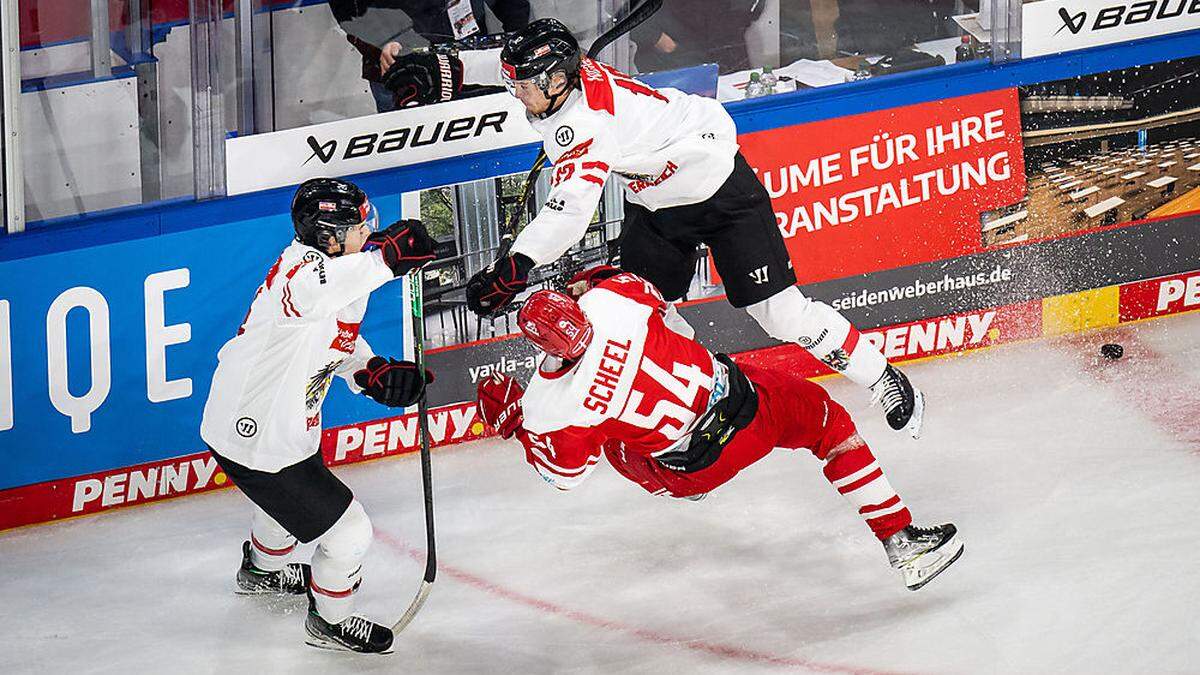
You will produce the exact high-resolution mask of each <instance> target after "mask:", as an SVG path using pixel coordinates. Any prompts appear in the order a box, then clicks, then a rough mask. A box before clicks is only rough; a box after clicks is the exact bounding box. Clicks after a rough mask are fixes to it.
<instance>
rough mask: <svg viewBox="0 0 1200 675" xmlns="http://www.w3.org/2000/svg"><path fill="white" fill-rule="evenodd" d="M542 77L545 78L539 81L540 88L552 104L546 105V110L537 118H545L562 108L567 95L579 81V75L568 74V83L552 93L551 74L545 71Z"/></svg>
mask: <svg viewBox="0 0 1200 675" xmlns="http://www.w3.org/2000/svg"><path fill="white" fill-rule="evenodd" d="M557 72H562V71H557ZM542 77H543V78H544V79H543V81H542V82H539V83H538V88H539V89H541V90H542V96H545V97H546V98H547V99H548V100H549V101H550V105H549V106H547V107H546V112H543V113H540V114H538V115H537V118H538V119H543V120H544V119H546V118H547V117H549V116H551V115H553V114H554V113H556V112H558V110H559V108H562V106H563V103H565V102H566V100H567V96H568V95H569V94H570V93H571V90H572V89H574V88H575V83H576V82H578V77H577V76H574V77H573V76H571V75H568V76H567V83H566V84H565V85H564V86H563V88H562V91H560V92H558V93H557V94H553V95H551V94H550V76H549V75H546V74H545V73H543V74H542Z"/></svg>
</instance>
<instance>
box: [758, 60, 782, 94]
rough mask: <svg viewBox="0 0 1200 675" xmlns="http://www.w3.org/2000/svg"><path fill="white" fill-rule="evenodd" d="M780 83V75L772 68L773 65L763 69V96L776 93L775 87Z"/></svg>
mask: <svg viewBox="0 0 1200 675" xmlns="http://www.w3.org/2000/svg"><path fill="white" fill-rule="evenodd" d="M778 84H779V76H778V75H776V74H775V71H773V70H771V66H766V67H764V68H763V69H762V85H763V96H770V95H771V94H774V93H775V87H776V86H777V85H778Z"/></svg>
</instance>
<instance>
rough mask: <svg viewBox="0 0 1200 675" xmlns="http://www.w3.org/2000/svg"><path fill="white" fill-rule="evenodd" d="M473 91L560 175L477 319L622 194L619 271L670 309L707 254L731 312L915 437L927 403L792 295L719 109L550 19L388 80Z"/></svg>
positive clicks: (851, 333)
mask: <svg viewBox="0 0 1200 675" xmlns="http://www.w3.org/2000/svg"><path fill="white" fill-rule="evenodd" d="M497 52H499V53H498V54H497ZM464 81H465V82H467V83H475V84H497V85H499V84H501V83H503V84H504V85H505V86H506V87H507V88H508V90H509V91H510V92H511V93H512V94H513V95H514V96H516V97H517V98H518V99H520V100H521V103H523V104H524V106H525V109H526V111H527V113H528V115H527V117H528V120H529V122H530V124H531V125H532V126H533V128H534V129H535V130H536V131H537V132H538V133H539V134H541V135H542V138H543V148H544V150H545V152H546V155H547V156H548V157H549V158H550V160H551V161H553V163H554V167H553V169H552V173H551V177H550V185H551V187H550V193H549V195H548V197H547V199H546V203H545V206H544V207H543V208H542V209H541V210H540V211H539V212H538V214H537V216H536V217H535V218H534V219H533V220H532V221H530V223H529V224H528V225H527V226H526V227H525V229H524V230H523V231H522V232H521V233H520V235H519V236H517V238H516V241H515V242H514V244H513V245H512V248H511V251H510V252H509V253H508V254H507V255H505V256H503V257H501V258H500V259H499V260H497V261H496V264H495V265H493V266H491V267H490V268H488V269H485V270H483V271H481V272H479V273H478V274H476V275H475V276H474V277H472V278H471V280H470V281H469V282H468V285H467V304H468V306H469V307H470V308H471V309H472V310H473V311H475V312H476V313H478V314H480V315H490V314H494V313H495V312H498V311H500V310H502V309H503V308H504V307H505V306H507V305H508V304H509V303H510V302H512V300H513V299H514V298H515V297H516V296H517V295H518V294H519V293H521V292H523V291H524V290H525V289H526V288H527V287H528V285H529V272H530V270H532V269H533V268H534V267H536V266H538V265H546V264H549V263H552V262H554V261H555V260H557V259H558V258H559V257H560V256H561V255H562V254H563V253H564V252H566V251H567V250H568V249H569V248H570V247H571V246H573V245H574V244H575V243H576V242H578V241H579V240H580V238H582V237H583V235H584V232H585V231H586V229H587V227H588V224H589V223H590V222H591V220H592V216H593V214H594V213H595V212H596V206H597V204H598V203H599V201H600V197H601V195H602V192H603V190H604V185H605V184H606V183H607V182H609V181H610V180H612V181H616V182H617V184H618V185H620V186H622V187H623V188H624V193H625V220H624V223H623V224H622V230H621V239H620V247H621V268H622V269H624V270H627V271H630V272H634V273H636V274H638V275H639V276H641V277H643V278H645V279H647V280H649V281H650V282H651V283H653V284H654V285H655V286H657V287H658V289H659V290H660V291H661V292H662V294H663V295H664V296H665V297H666V298H667V299H668V300H671V301H674V300H677V299H679V298H681V297H683V296H684V294H686V293H687V290H688V285H689V283H690V281H691V279H692V276H693V272H694V270H695V262H696V252H697V249H698V247H699V245H700V244H701V243H703V244H706V245H707V246H708V248H709V249H710V250H711V252H712V256H713V262H714V263H715V264H716V267H717V271H718V272H720V274H721V278H722V279H723V280H724V283H725V291H726V293H727V294H728V297H729V302H730V303H731V304H732V305H733V306H734V307H740V308H745V309H746V311H747V312H749V313H750V315H751V316H752V317H754V319H755V320H756V321H757V322H758V323H759V325H761V326H762V327H763V329H764V330H765V331H766V332H767V333H768V334H769V335H771V336H772V337H774V338H776V339H779V340H782V341H785V342H794V343H797V344H799V345H800V346H801V347H804V348H805V349H807V350H808V351H810V352H812V354H813V355H814V356H815V357H817V358H818V359H820V360H821V361H823V362H825V363H826V364H828V365H829V366H830V367H831V368H833V369H834V370H837V371H839V372H841V373H842V374H843V375H845V376H846V377H847V378H849V379H850V380H852V381H853V382H855V383H857V384H859V385H861V386H864V387H868V388H870V390H871V392H872V395H873V399H874V400H875V401H878V402H881V403H882V406H883V410H884V412H885V414H886V415H887V420H888V424H889V425H890V426H891V427H892V428H893V429H896V430H907V431H908V432H909V433H910V434H912V435H913V436H914V437H915V436H916V435H917V434H918V433H919V431H920V427H921V422H922V418H923V414H924V397H923V396H922V394H921V392H920V390H918V389H915V388H914V387H913V386H912V385H911V384H910V383H909V381H908V378H907V377H906V376H905V375H904V374H903V373H902V372H901V371H900V370H898V369H897V368H896V367H894V366H891V365H889V364H888V363H887V360H886V359H885V358H884V357H883V354H882V353H881V352H880V351H879V349H878V348H876V347H875V346H874V345H872V344H871V343H870V342H869V341H867V340H861V339H859V332H858V330H856V329H855V328H854V326H852V325H851V324H850V322H849V321H847V320H846V318H845V317H843V316H842V315H841V314H840V313H838V312H837V310H835V309H833V308H832V307H830V306H829V305H827V304H825V303H823V302H818V301H816V300H812V299H810V298H808V297H805V295H804V294H803V293H801V292H800V289H798V288H797V287H796V275H795V272H794V271H793V270H792V265H791V262H790V259H789V257H788V252H787V248H786V246H785V244H784V241H783V235H782V234H780V232H779V228H778V227H777V226H776V223H775V211H774V209H773V208H772V206H771V199H770V196H769V195H768V194H767V191H766V189H765V188H764V187H763V186H762V184H761V183H760V182H759V181H758V177H757V176H756V175H755V174H754V171H753V169H751V168H750V165H749V164H747V162H746V160H745V158H744V157H742V154H741V153H740V152H739V150H738V144H737V130H736V129H735V127H734V123H733V119H732V118H731V117H730V116H729V114H728V113H727V112H726V111H725V109H724V108H723V107H722V106H721V104H720V103H718V102H717V101H715V100H713V99H709V98H704V97H701V96H694V95H690V94H685V93H683V92H681V91H679V90H677V89H671V88H663V89H655V88H652V87H650V86H647V85H645V84H643V83H642V82H640V81H638V80H635V79H633V78H631V77H629V76H628V75H625V74H623V73H621V72H618V71H617V70H615V69H614V68H612V67H611V66H609V65H607V64H604V63H600V62H598V61H594V60H592V59H589V58H586V57H584V56H582V55H581V53H580V49H579V44H578V42H577V41H576V39H575V37H574V36H573V35H571V32H570V31H569V30H568V29H567V27H566V26H564V25H563V24H562V23H560V22H558V21H557V20H555V19H539V20H537V21H534V22H532V23H530V24H529V25H528V26H527V27H526V28H523V29H522V30H520V31H517V32H516V33H513V34H511V35H509V36H508V37H507V39H506V40H505V43H504V46H503V48H502V49H498V50H496V49H493V50H482V51H462V52H459V54H458V56H455V55H452V54H429V53H420V52H417V53H411V54H406V55H403V56H401V57H400V58H399V59H397V61H396V63H395V64H394V65H393V66H392V68H391V69H390V70H389V71H388V73H387V74H386V75H385V84H386V85H387V86H389V87H391V88H392V89H393V90H394V91H398V92H404V95H405V96H408V97H411V98H413V99H415V100H418V101H421V102H426V103H431V102H436V101H439V100H449V99H450V98H452V97H453V96H454V95H455V94H456V93H457V91H458V90H459V88H460V87H461V86H462V83H463V82H464Z"/></svg>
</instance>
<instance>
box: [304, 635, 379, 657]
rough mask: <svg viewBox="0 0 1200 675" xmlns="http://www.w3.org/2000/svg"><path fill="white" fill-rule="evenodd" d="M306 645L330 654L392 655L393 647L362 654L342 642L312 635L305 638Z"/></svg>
mask: <svg viewBox="0 0 1200 675" xmlns="http://www.w3.org/2000/svg"><path fill="white" fill-rule="evenodd" d="M304 644H306V645H308V646H309V647H313V648H316V649H324V650H325V651H330V652H345V653H347V654H391V653H392V648H391V647H388V648H387V649H385V650H383V651H381V652H360V651H358V650H357V649H350V648H349V647H347V646H345V645H343V644H342V643H340V642H334V641H332V640H326V639H324V638H319V637H316V636H315V635H311V634H310V635H308V636H307V637H306V638H304Z"/></svg>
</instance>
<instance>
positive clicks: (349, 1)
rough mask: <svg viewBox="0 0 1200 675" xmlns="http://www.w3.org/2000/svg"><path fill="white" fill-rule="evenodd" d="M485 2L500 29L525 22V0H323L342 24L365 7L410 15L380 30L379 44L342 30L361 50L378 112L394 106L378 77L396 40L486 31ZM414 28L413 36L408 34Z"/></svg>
mask: <svg viewBox="0 0 1200 675" xmlns="http://www.w3.org/2000/svg"><path fill="white" fill-rule="evenodd" d="M485 5H486V7H487V8H488V9H490V10H491V11H492V13H493V14H494V15H495V16H496V18H498V19H500V24H501V28H502V29H503V31H504V32H510V31H514V30H518V29H521V28H524V27H525V26H526V25H527V24H528V23H529V11H530V10H529V0H329V8H330V9H331V10H333V18H334V19H336V20H337V22H338V24H339V25H341V26H342V29H343V30H345V29H346V26H345V24H347V23H348V22H350V21H353V20H354V19H358V18H360V17H362V16H363V15H365V14H366V13H367V10H368V9H371V8H377V9H393V10H400V11H402V12H404V14H405V15H406V16H407V17H408V18H409V20H410V21H411V25H408V26H405V25H397V26H395V27H394V28H395V29H394V30H390V31H386V33H387V34H390V35H391V39H389V40H388V41H387V42H385V43H384V45H383V47H382V48H380V47H377V46H376V45H375V44H373V43H371V42H368V41H367V40H364V39H362V38H359V37H357V36H355V35H353V34H351V33H350V32H349V31H346V39H347V40H348V41H349V42H350V44H352V45H354V48H355V49H357V50H358V51H359V53H360V54H362V76H363V79H364V80H366V81H367V82H368V84H370V86H371V93H372V94H373V95H374V97H375V108H376V110H378V111H379V112H388V111H390V110H395V109H396V103H395V96H394V94H393V93H392V92H390V91H388V90H387V88H385V87H384V86H383V85H382V84H381V83H380V80H381V78H382V76H383V73H384V72H386V71H387V69H388V68H389V67H391V65H392V62H393V61H395V59H396V56H397V55H398V54H399V53H400V51H401V49H403V47H402V45H401V43H400V41H399V40H400V39H401V38H402V37H404V38H407V39H405V42H406V43H408V44H410V45H411V43H412V42H422V41H423V42H427V43H428V44H431V45H432V44H440V43H443V42H453V41H455V40H458V39H462V38H465V37H468V36H470V35H487V34H488V33H489V32H490V31H489V30H488V26H487V18H486V16H485V11H484V8H485ZM452 16H453V17H454V23H455V24H457V29H458V30H457V31H456V30H455V26H454V25H452V19H451V17H452ZM372 30H373V31H374V32H378V30H379V27H377V26H372ZM414 33H415V35H416V36H419V37H414V36H413V34H414ZM470 90H471V87H469V86H468V87H464V91H465V92H468V94H469V92H470Z"/></svg>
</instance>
